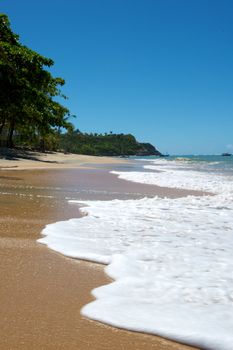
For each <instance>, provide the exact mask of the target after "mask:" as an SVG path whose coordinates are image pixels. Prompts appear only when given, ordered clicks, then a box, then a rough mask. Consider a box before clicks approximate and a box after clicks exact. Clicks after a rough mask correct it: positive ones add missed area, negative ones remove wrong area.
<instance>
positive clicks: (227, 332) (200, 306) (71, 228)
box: [39, 163, 233, 350]
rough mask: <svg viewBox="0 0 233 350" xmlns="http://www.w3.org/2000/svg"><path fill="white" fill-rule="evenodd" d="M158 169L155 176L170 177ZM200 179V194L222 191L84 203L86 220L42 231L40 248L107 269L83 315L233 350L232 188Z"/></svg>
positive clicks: (200, 344) (196, 177) (199, 344)
mask: <svg viewBox="0 0 233 350" xmlns="http://www.w3.org/2000/svg"><path fill="white" fill-rule="evenodd" d="M163 164H164V165H165V167H164V169H163V171H164V172H163V174H161V173H160V176H164V174H166V172H168V173H170V172H171V169H169V166H170V165H168V166H166V164H165V163H163ZM165 168H166V169H165ZM174 171H175V170H174ZM183 171H184V172H185V170H179V171H178V170H177V174H176V177H178V178H179V179H178V180H177V179H175V174H174V178H173V180H172V181H173V182H172V181H171V183H173V184H174V186H173V187H176V186H175V185H176V184H177V185H178V183H179V181H180V173H181V172H183ZM137 174H140V173H137ZM144 174H146V173H144ZM148 174H150V173H148ZM202 175H203V176H205V177H206V182H208V186H207V187H205V188H204V187H203V188H202V189H207V188H208V190H211V191H213V190H214V189H217V190H218V191H220V189H221V188H223V190H224V191H223V192H222V193H221V194H218V195H216V196H206V197H186V198H178V199H172V200H171V199H167V198H158V197H155V198H143V199H140V200H113V201H86V202H85V205H86V207H83V208H82V209H81V210H82V211H83V212H84V213H86V214H87V215H86V216H83V217H82V218H81V219H71V220H69V221H63V222H57V223H55V224H52V225H47V226H46V228H45V229H44V230H43V234H44V237H43V238H42V239H40V240H39V241H40V242H41V243H44V244H47V245H48V246H49V247H50V248H51V249H54V250H56V251H59V252H61V253H62V254H64V255H67V256H70V257H74V258H82V259H87V260H92V261H96V262H101V263H104V264H107V267H106V268H105V271H106V273H107V274H108V275H109V276H110V277H112V278H113V279H114V282H112V283H111V284H108V285H106V286H102V287H99V288H96V289H94V290H93V292H92V293H93V295H94V296H95V297H96V300H95V301H94V302H92V303H90V304H88V305H86V306H85V307H84V308H83V309H82V314H83V315H85V316H87V317H89V318H92V319H95V320H99V321H102V322H105V323H108V324H111V325H114V326H117V327H122V328H127V329H131V330H136V331H143V332H148V333H153V334H159V335H161V336H164V337H168V338H171V339H174V340H178V341H181V342H185V343H188V344H194V345H196V346H199V347H202V348H205V349H217V350H232V344H233V332H232V329H233V276H232V271H233V259H232V251H233V215H232V214H233V201H232V182H231V181H230V178H227V179H226V180H224V181H222V183H223V186H222V185H221V186H222V187H221V186H220V185H219V184H218V181H219V179H218V177H216V178H215V179H214V178H212V175H209V174H201V177H198V176H197V174H195V179H196V182H198V181H199V180H200V183H202V184H203V185H204V178H202ZM127 176H128V175H127ZM133 176H134V175H133ZM150 176H151V178H152V177H153V176H157V173H152V174H151V175H150ZM165 176H166V175H165ZM182 176H183V175H182ZM209 176H210V177H211V179H210V178H209ZM167 178H168V179H169V177H167ZM182 178H183V177H182ZM186 178H188V174H187V173H186ZM157 181H158V178H156V184H159V185H161V182H158V183H157ZM188 181H189V180H187V183H188V184H190V185H191V184H192V182H191V181H189V182H188ZM230 182H231V184H230ZM211 184H212V185H213V186H214V188H213V187H211ZM188 188H190V187H188ZM192 188H194V182H193V187H192ZM230 189H231V190H230Z"/></svg>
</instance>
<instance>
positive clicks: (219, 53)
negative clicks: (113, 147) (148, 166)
mask: <svg viewBox="0 0 233 350" xmlns="http://www.w3.org/2000/svg"><path fill="white" fill-rule="evenodd" d="M0 4H1V7H0V11H1V12H3V13H6V14H7V15H8V16H9V17H10V20H11V24H12V28H13V30H14V31H15V32H16V33H18V34H20V37H21V42H22V43H24V44H25V45H27V46H29V47H31V48H32V49H34V50H36V51H38V52H39V53H41V54H43V55H45V56H48V57H50V58H53V59H54V61H55V67H54V68H53V73H54V74H55V75H57V76H61V77H63V78H64V79H65V80H66V86H65V87H64V89H63V92H64V93H65V94H67V95H68V97H69V100H68V101H67V103H66V105H67V106H68V107H69V108H70V110H71V112H72V113H73V114H76V115H77V119H76V120H75V121H74V122H75V125H76V127H77V128H79V129H80V130H81V131H85V132H90V131H93V132H109V131H113V132H123V133H132V134H134V135H135V136H136V137H137V138H138V140H139V141H147V142H151V143H153V144H154V145H155V146H157V147H158V149H159V150H161V151H162V152H166V151H167V152H169V153H171V154H190V153H195V154H197V153H198V154H212V153H219V152H220V153H221V152H223V151H226V150H227V149H229V150H231V151H233V1H232V0H217V1H216V0H40V1H32V0H5V1H0ZM227 145H228V146H227ZM227 147H228V148H227Z"/></svg>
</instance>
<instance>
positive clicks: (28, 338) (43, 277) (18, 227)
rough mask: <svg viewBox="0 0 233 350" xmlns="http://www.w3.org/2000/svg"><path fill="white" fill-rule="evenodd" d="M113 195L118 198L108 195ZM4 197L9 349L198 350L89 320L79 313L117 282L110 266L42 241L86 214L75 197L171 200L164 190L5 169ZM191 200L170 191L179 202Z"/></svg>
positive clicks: (0, 174)
mask: <svg viewBox="0 0 233 350" xmlns="http://www.w3.org/2000/svg"><path fill="white" fill-rule="evenodd" d="M76 157H77V156H76ZM81 158H82V157H81ZM81 158H79V159H80V162H81ZM86 159H87V162H88V163H89V157H88V158H86ZM99 159H100V158H98V161H99ZM92 160H93V159H92ZM108 161H109V159H105V160H104V162H105V163H107V162H108ZM114 161H115V160H114ZM19 162H20V164H22V163H21V161H19ZM23 162H24V161H23ZM82 162H83V159H82ZM9 164H12V163H9ZM27 164H28V165H27V166H28V167H30V166H32V165H30V164H29V163H27ZM69 164H70V163H69ZM2 165H3V164H2V161H0V166H2ZM5 165H6V163H5ZM5 165H4V166H5ZM76 165H77V163H75V166H76ZM7 166H8V165H7ZM10 166H11V165H10ZM49 166H50V165H49ZM33 167H34V164H33ZM65 167H66V165H65ZM22 168H23V169H25V164H24V165H22ZM36 168H38V166H36ZM106 189H107V190H108V189H109V191H111V190H112V192H111V193H110V194H108V195H106V192H105V191H104V190H106ZM126 190H127V194H126ZM158 191H160V192H158ZM164 191H165V192H166V191H167V194H169V190H166V189H165V190H164ZM0 192H1V194H0V208H1V216H0V222H1V225H0V254H1V265H0V279H1V285H0V308H1V310H0V312H1V318H0V349H1V350H10V349H12V350H15V349H17V350H18V349H19V350H21V349H22V350H24V349H25V350H29V349H30V350H37V349H38V350H39V349H40V350H41V349H46V350H47V349H48V350H50V349H54V350H55V349H66V350H73V349H79V350H84V349H85V350H88V349H92V350H98V349H99V350H104V349H112V350H119V349H123V350H124V349H127V350H131V349H132V350H133V349H134V350H137V349H138V350H139V349H140V350H146V349H148V350H149V349H157V350H161V349H163V350H165V349H166V350H177V349H180V350H181V349H191V347H188V346H184V345H181V344H177V343H174V342H171V341H168V340H165V339H162V338H160V337H156V336H151V335H146V334H140V333H133V332H128V331H125V330H119V329H116V328H113V327H109V326H106V325H103V324H100V323H97V322H93V321H90V320H88V319H85V318H84V317H82V316H81V315H80V312H79V311H80V309H81V307H82V306H83V305H85V304H86V303H88V302H89V301H90V300H91V299H92V297H91V294H90V292H91V290H92V289H93V288H95V287H97V286H99V285H102V284H106V283H108V282H110V280H109V279H108V277H107V276H106V275H105V274H104V272H103V267H102V266H101V265H98V264H92V263H87V262H83V261H77V260H73V259H69V258H66V257H64V256H62V255H60V254H57V253H54V252H53V251H51V250H49V249H47V247H45V246H43V245H40V244H38V243H37V242H36V239H37V238H39V237H40V232H41V230H42V228H43V227H44V225H46V224H47V223H50V222H54V221H57V220H62V219H68V218H71V217H78V216H79V215H80V213H79V211H78V206H77V205H74V204H73V205H72V204H71V205H69V204H67V200H66V198H67V197H69V196H71V197H72V198H80V199H85V198H89V199H90V198H95V199H96V198H99V199H106V198H109V199H110V197H111V196H112V197H113V198H126V197H127V196H128V197H129V198H139V197H142V196H144V195H145V194H146V195H154V194H156V193H159V194H163V190H162V189H160V188H157V187H156V186H147V185H139V184H133V183H129V182H126V181H123V180H119V179H117V178H116V176H114V175H110V174H108V173H107V171H106V170H104V169H98V170H95V171H93V170H91V169H76V170H68V169H60V170H58V169H57V170H33V171H29V170H28V171H20V170H19V171H16V172H15V171H6V170H5V171H3V170H2V171H0ZM186 192H187V191H186ZM184 194H186V193H185V191H172V192H170V195H171V196H172V197H174V196H175V195H176V196H177V195H178V196H181V195H184ZM155 322H159V320H155Z"/></svg>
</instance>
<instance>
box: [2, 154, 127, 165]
mask: <svg viewBox="0 0 233 350" xmlns="http://www.w3.org/2000/svg"><path fill="white" fill-rule="evenodd" d="M0 158H1V153H0ZM105 163H106V164H119V163H127V161H126V160H125V159H123V158H113V157H96V156H87V155H81V154H71V153H67V154H65V153H61V152H51V153H41V152H30V151H27V152H26V151H25V152H22V151H18V152H14V151H12V152H10V151H9V150H7V151H5V152H2V159H0V169H8V170H11V169H12V170H23V169H59V168H63V169H64V168H77V167H78V168H80V167H81V166H82V165H84V164H85V165H87V164H92V165H93V164H105Z"/></svg>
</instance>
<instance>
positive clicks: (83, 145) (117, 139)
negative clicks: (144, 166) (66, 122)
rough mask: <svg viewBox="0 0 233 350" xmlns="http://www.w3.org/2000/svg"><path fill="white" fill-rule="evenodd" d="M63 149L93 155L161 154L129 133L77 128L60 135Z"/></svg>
mask: <svg viewBox="0 0 233 350" xmlns="http://www.w3.org/2000/svg"><path fill="white" fill-rule="evenodd" d="M59 145H60V148H61V149H62V150H63V151H66V152H71V153H78V154H89V155H95V156H129V155H161V154H160V152H158V151H157V150H156V149H155V148H154V147H153V146H152V145H151V144H149V143H139V142H138V141H137V140H136V139H135V137H134V136H133V135H131V134H127V135H125V134H113V133H112V132H110V133H109V134H108V133H105V134H104V135H103V134H93V133H92V134H87V133H81V132H80V131H79V130H76V131H72V132H67V133H66V134H61V135H60V143H59Z"/></svg>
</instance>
